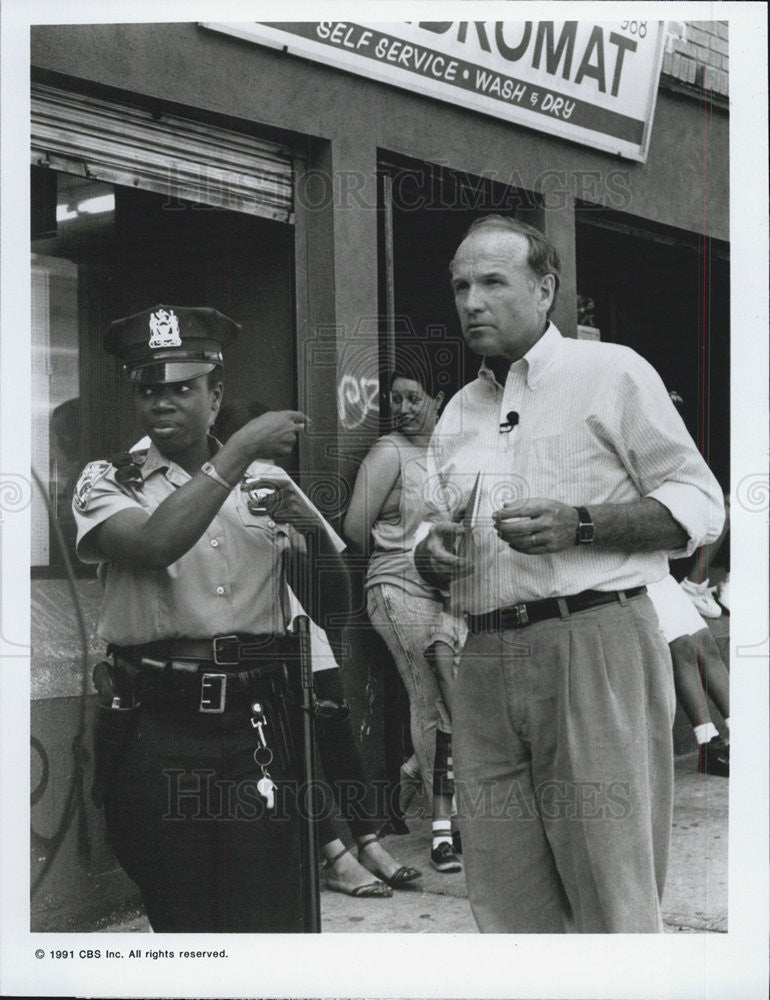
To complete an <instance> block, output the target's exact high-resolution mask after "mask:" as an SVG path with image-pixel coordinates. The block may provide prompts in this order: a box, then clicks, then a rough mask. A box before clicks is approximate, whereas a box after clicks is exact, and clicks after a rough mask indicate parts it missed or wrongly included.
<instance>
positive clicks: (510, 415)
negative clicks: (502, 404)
mask: <svg viewBox="0 0 770 1000" xmlns="http://www.w3.org/2000/svg"><path fill="white" fill-rule="evenodd" d="M518 422H519V415H518V413H517V412H516V411H515V410H509V411H508V412H507V413H506V415H505V421H504V422H503V423H502V424H500V433H501V434H510V433H511V431H512V430H513V428H514V427H515V426H516V425H517V424H518Z"/></svg>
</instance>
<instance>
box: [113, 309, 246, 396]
mask: <svg viewBox="0 0 770 1000" xmlns="http://www.w3.org/2000/svg"><path fill="white" fill-rule="evenodd" d="M240 329H241V327H240V325H239V324H238V323H235V322H234V321H233V320H231V319H228V317H227V316H223V315H222V313H221V312H218V311H217V310H216V309H208V308H204V307H196V308H191V307H188V306H164V305H159V306H154V307H153V308H152V309H146V310H145V311H144V312H140V313H135V314H134V315H133V316H127V317H126V318H125V319H116V320H115V322H114V323H110V328H109V330H108V332H107V336H106V337H105V338H104V348H105V350H106V351H108V352H109V353H110V354H115V355H117V357H119V358H120V360H121V361H122V362H123V371H124V372H125V374H126V375H127V376H128V378H129V379H130V380H131V381H132V382H156V383H157V382H186V381H187V380H188V379H192V378H197V377H198V376H199V375H205V374H206V373H207V372H210V371H211V370H212V369H213V368H215V367H216V366H217V365H221V364H222V348H223V347H227V345H228V344H229V343H231V342H232V341H233V340H235V338H236V337H237V336H238V333H239V331H240Z"/></svg>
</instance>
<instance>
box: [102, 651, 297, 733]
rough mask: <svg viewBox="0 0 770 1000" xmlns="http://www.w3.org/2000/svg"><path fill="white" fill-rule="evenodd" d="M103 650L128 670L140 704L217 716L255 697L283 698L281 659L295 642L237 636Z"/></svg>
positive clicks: (285, 682)
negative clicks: (174, 707) (172, 707)
mask: <svg viewBox="0 0 770 1000" xmlns="http://www.w3.org/2000/svg"><path fill="white" fill-rule="evenodd" d="M292 647H294V649H292ZM108 651H109V652H110V653H112V654H113V655H114V656H115V658H116V663H117V665H118V666H120V667H122V668H123V669H124V671H125V672H127V673H128V674H129V677H130V682H131V683H132V684H133V687H134V689H135V694H136V697H137V698H138V700H139V701H140V702H141V703H142V704H143V705H146V706H153V705H155V706H163V707H171V706H176V707H177V708H181V709H184V710H188V711H189V710H192V711H194V712H198V713H209V714H216V715H221V714H223V713H225V712H227V711H230V710H231V709H239V708H241V707H243V706H244V705H245V704H247V703H249V702H250V701H251V700H252V699H253V698H254V697H255V696H258V697H264V696H267V695H271V696H273V697H280V698H281V700H283V699H284V698H285V697H286V696H287V694H288V680H287V678H286V676H285V672H284V663H285V661H286V660H287V659H288V658H289V657H290V655H291V653H292V652H294V653H295V655H296V644H295V643H294V642H293V639H292V637H291V636H278V637H277V636H274V635H263V636H253V635H244V634H239V635H228V636H216V637H215V638H213V639H169V640H163V641H159V642H149V643H144V644H143V645H140V646H115V645H111V646H110V647H109V649H108ZM239 666H240V667H242V669H240V670H238V669H235V668H237V667H239Z"/></svg>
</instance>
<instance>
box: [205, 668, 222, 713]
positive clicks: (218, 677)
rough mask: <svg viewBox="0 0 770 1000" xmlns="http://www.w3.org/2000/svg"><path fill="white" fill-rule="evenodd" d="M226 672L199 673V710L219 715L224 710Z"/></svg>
mask: <svg viewBox="0 0 770 1000" xmlns="http://www.w3.org/2000/svg"><path fill="white" fill-rule="evenodd" d="M226 690H227V674H212V673H205V674H201V700H200V704H199V705H198V711H199V712H213V713H214V714H216V715H221V714H222V713H223V712H224V710H225V691H226Z"/></svg>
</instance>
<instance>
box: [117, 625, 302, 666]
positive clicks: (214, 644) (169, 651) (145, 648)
mask: <svg viewBox="0 0 770 1000" xmlns="http://www.w3.org/2000/svg"><path fill="white" fill-rule="evenodd" d="M291 641H292V637H291V636H276V635H272V634H266V635H252V634H250V633H245V632H236V633H232V634H231V635H216V636H214V637H213V638H212V639H160V640H158V641H156V642H146V643H143V644H142V645H140V646H113V647H112V648H113V649H114V650H115V651H116V652H119V653H120V654H121V655H122V656H125V657H126V658H128V659H131V660H136V659H141V658H142V657H146V658H148V659H151V660H200V661H209V662H211V663H214V664H215V665H216V666H218V667H234V666H237V664H239V663H242V662H243V661H244V660H264V659H274V658H275V657H276V656H277V655H280V654H281V653H284V652H285V651H286V650H287V648H288V646H289V644H290V643H291Z"/></svg>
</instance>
